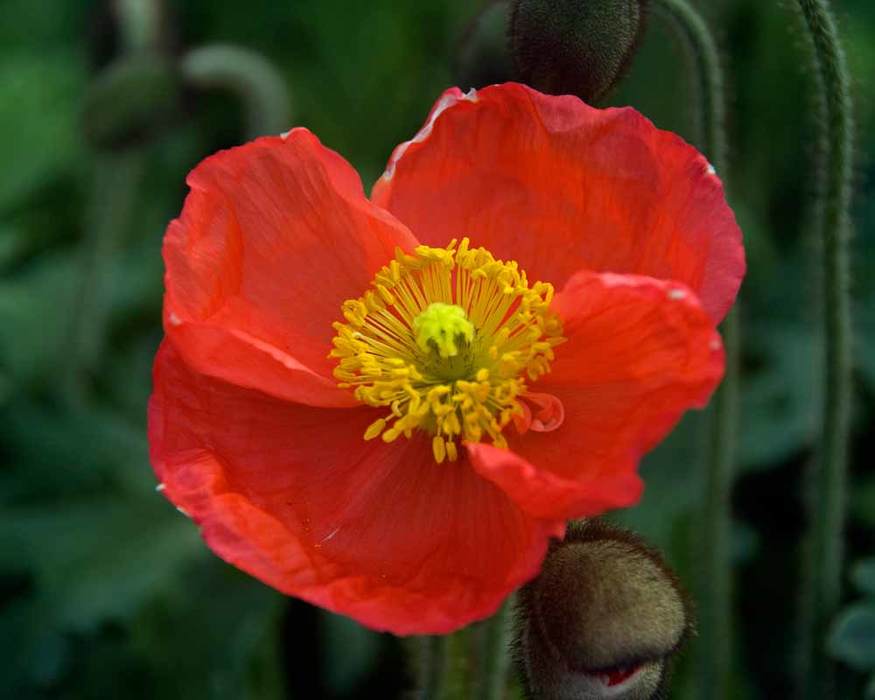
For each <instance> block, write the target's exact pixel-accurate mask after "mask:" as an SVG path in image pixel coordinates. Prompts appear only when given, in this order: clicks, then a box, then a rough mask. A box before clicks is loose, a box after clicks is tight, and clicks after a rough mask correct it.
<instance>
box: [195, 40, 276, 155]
mask: <svg viewBox="0 0 875 700" xmlns="http://www.w3.org/2000/svg"><path fill="white" fill-rule="evenodd" d="M181 68H182V74H183V76H184V77H185V79H186V80H187V81H189V82H190V83H191V84H192V85H195V86H197V87H199V88H223V89H227V90H229V91H230V92H232V93H233V94H235V95H236V96H237V97H238V98H239V99H240V100H241V101H242V103H243V105H244V109H245V112H246V130H247V135H248V136H249V137H250V138H254V137H255V136H259V135H262V134H279V133H280V132H282V131H286V130H287V129H288V128H289V127H290V125H291V124H290V116H289V114H290V109H289V92H288V89H287V87H286V82H285V80H284V79H283V76H282V74H281V73H280V72H279V71H278V70H277V69H276V68H275V67H274V65H273V64H272V63H271V62H270V61H268V60H267V59H266V58H265V57H264V56H262V55H261V54H259V53H256V52H255V51H250V50H249V49H243V48H239V47H236V46H229V45H222V44H215V45H212V46H203V47H201V48H197V49H192V50H191V51H189V52H188V53H187V54H186V55H185V56H183V58H182V62H181Z"/></svg>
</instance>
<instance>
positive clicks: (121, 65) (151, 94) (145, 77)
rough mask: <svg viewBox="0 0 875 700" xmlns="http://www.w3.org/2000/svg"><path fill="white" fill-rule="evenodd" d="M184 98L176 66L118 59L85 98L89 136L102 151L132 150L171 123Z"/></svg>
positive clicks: (148, 57) (150, 60)
mask: <svg viewBox="0 0 875 700" xmlns="http://www.w3.org/2000/svg"><path fill="white" fill-rule="evenodd" d="M179 99H180V78H179V74H178V70H177V69H176V68H175V66H174V65H173V64H172V63H171V62H169V61H165V60H163V59H161V58H157V57H154V56H151V55H148V54H140V55H135V56H130V57H126V58H121V59H118V60H117V61H116V62H115V63H113V64H112V65H110V66H109V67H108V68H106V70H104V72H103V73H101V74H100V75H99V76H98V77H97V79H96V80H95V81H94V82H93V83H92V84H91V87H90V88H89V89H88V92H87V93H86V94H85V97H84V100H83V105H82V128H83V131H84V133H85V137H86V138H87V140H88V141H89V143H90V144H91V145H92V146H93V147H94V148H97V149H113V148H122V147H124V146H128V145H130V144H131V143H133V142H135V141H138V140H140V139H142V138H144V137H147V136H149V135H151V134H153V133H154V132H156V131H157V130H159V129H160V128H161V127H162V126H164V125H166V124H167V123H168V122H169V121H171V119H172V118H173V116H174V115H175V114H176V110H177V109H178V106H179Z"/></svg>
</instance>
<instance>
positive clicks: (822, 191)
mask: <svg viewBox="0 0 875 700" xmlns="http://www.w3.org/2000/svg"><path fill="white" fill-rule="evenodd" d="M798 6H799V10H800V12H801V14H802V18H803V19H804V23H805V27H806V29H807V31H808V34H809V36H810V39H811V44H812V49H813V51H812V54H811V59H812V69H813V72H814V73H815V75H816V76H817V81H818V88H819V89H818V95H819V97H820V99H819V102H820V104H819V110H820V118H819V120H818V124H819V127H820V146H821V158H822V168H821V170H820V173H819V177H820V179H821V182H820V183H819V185H820V187H819V192H818V195H819V200H818V202H817V204H818V207H819V211H820V215H821V218H820V220H819V222H818V223H819V225H820V227H821V232H820V235H821V240H822V251H821V254H822V260H823V280H822V283H823V290H822V294H823V314H824V343H825V353H824V359H825V367H824V387H825V389H824V406H823V425H822V430H823V434H822V436H821V444H820V453H819V456H818V462H817V465H816V469H815V472H814V474H813V483H812V484H811V485H812V487H813V489H812V491H811V498H810V532H809V537H808V540H809V541H808V550H807V554H808V557H809V560H808V562H807V571H806V572H805V596H804V599H803V609H802V611H801V617H800V621H801V627H802V629H801V634H800V656H799V662H800V663H799V669H798V677H797V697H800V698H825V697H838V695H836V692H837V688H836V673H835V665H834V663H832V662H831V661H830V660H829V658H828V656H827V654H826V652H825V649H824V642H825V638H826V631H827V627H828V625H829V622H830V620H831V619H832V618H833V617H834V615H835V613H836V612H837V609H838V606H839V603H840V599H841V571H842V558H843V546H842V531H843V527H844V517H845V515H844V511H845V490H846V483H845V482H846V478H847V469H848V466H847V463H848V440H849V432H850V412H851V401H852V386H851V342H852V341H851V318H850V293H849V276H850V275H849V250H848V248H849V244H848V239H849V237H850V226H849V208H850V202H851V178H852V174H853V146H854V144H853V129H854V124H853V110H852V104H851V97H850V90H849V85H850V80H849V77H848V70H847V66H846V63H845V56H844V52H843V51H842V47H841V44H840V42H839V38H838V32H837V30H836V25H835V21H834V20H833V17H832V13H831V12H830V8H829V3H828V2H827V1H826V0H798Z"/></svg>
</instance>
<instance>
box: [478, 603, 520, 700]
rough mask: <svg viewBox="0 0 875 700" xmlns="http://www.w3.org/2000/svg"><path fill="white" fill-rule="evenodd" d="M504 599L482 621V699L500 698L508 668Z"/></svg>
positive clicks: (508, 605)
mask: <svg viewBox="0 0 875 700" xmlns="http://www.w3.org/2000/svg"><path fill="white" fill-rule="evenodd" d="M511 605H512V604H511V601H510V600H507V601H505V603H504V605H503V606H502V607H501V609H500V610H499V611H498V612H497V613H495V615H494V616H493V617H492V618H490V619H489V620H487V621H486V622H484V623H483V626H484V629H483V637H482V644H481V654H480V656H481V664H480V679H479V685H480V688H481V693H480V694H479V697H480V698H482V699H483V700H502V698H504V696H505V692H506V690H507V681H508V671H509V670H510V648H509V646H510V610H511Z"/></svg>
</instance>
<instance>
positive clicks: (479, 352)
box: [331, 238, 564, 463]
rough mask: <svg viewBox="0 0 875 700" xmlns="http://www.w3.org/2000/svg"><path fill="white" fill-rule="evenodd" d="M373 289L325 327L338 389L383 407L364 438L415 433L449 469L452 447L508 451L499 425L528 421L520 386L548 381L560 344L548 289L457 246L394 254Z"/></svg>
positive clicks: (484, 254)
mask: <svg viewBox="0 0 875 700" xmlns="http://www.w3.org/2000/svg"><path fill="white" fill-rule="evenodd" d="M371 287H372V289H369V290H368V291H366V292H365V294H364V296H362V297H360V298H358V299H348V300H347V301H345V302H344V303H343V307H342V308H343V316H344V318H345V319H346V323H342V322H337V323H335V324H334V328H335V330H336V331H337V335H336V336H335V338H334V341H333V343H334V349H333V350H332V351H331V357H334V358H336V359H337V360H338V365H337V367H336V368H335V370H334V376H335V377H336V378H337V379H338V380H339V386H341V387H344V388H354V389H355V396H356V398H357V399H358V400H359V401H361V402H362V403H365V404H368V405H370V406H378V407H385V408H386V409H387V413H386V415H385V416H384V417H382V418H379V419H378V420H376V421H374V423H372V424H371V425H370V426H369V427H368V429H367V430H366V431H365V434H364V437H365V439H366V440H371V439H373V438H376V437H377V436H382V439H383V440H384V441H386V442H392V441H394V440H396V439H398V438H399V437H400V436H401V435H403V436H405V437H406V438H410V437H411V436H412V435H413V431H414V430H423V431H426V432H427V433H430V434H431V435H432V451H433V452H434V457H435V460H436V461H437V462H439V463H440V462H443V461H444V460H445V459H449V460H451V461H453V460H455V459H457V457H458V445H457V442H458V441H459V440H467V441H469V442H479V441H480V440H482V439H483V438H484V437H488V438H489V439H491V441H492V443H493V444H494V445H496V446H497V447H506V446H507V440H506V439H505V438H504V436H503V435H502V431H503V430H504V428H505V426H507V424H508V423H509V422H510V421H511V420H512V419H514V418H516V419H517V420H518V421H519V420H520V419H523V420H526V416H528V418H527V420H529V421H531V412H530V411H529V410H528V409H527V408H526V407H524V405H523V404H522V403H521V400H522V399H523V398H524V397H525V395H526V393H527V384H526V381H527V380H530V381H534V380H536V379H538V377H540V376H542V375H543V374H545V373H547V372H549V371H550V362H551V361H552V360H553V348H554V347H555V346H557V345H559V344H560V343H561V342H563V340H564V338H562V337H561V333H562V324H561V322H560V321H559V318H558V316H556V314H555V313H553V312H552V311H550V302H551V300H552V299H553V287H552V285H550V284H547V283H544V282H535V283H534V284H532V285H529V282H528V280H527V279H526V273H525V272H523V271H521V270H520V269H519V267H518V265H517V263H516V262H514V261H510V262H503V261H501V260H496V259H495V258H494V257H493V256H492V254H491V253H489V251H487V250H485V249H484V248H474V249H472V248H470V247H469V241H468V239H467V238H463V239H462V241H461V242H460V243H458V245H457V242H456V241H455V240H453V241H452V242H451V243H450V244H449V245H448V246H447V247H446V248H431V247H428V246H419V247H417V248H416V250H415V251H414V253H413V254H412V255H409V254H407V253H404V252H403V251H401V250H396V252H395V259H394V260H392V261H391V262H390V263H389V264H388V265H387V266H386V267H384V268H383V269H381V270H380V271H379V272H378V273H377V275H376V277H375V278H374V281H373V282H372V283H371ZM534 429H537V428H534Z"/></svg>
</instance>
